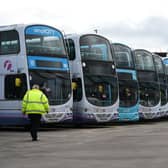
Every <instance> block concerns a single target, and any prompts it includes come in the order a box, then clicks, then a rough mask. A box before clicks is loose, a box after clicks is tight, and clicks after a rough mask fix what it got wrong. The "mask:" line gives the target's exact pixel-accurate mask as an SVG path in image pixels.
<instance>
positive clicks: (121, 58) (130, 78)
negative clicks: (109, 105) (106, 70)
mask: <svg viewBox="0 0 168 168" xmlns="http://www.w3.org/2000/svg"><path fill="white" fill-rule="evenodd" d="M111 47H112V48H114V51H115V63H116V68H117V75H118V80H119V102H120V103H119V120H120V121H137V120H139V96H138V95H139V94H138V92H139V90H138V89H139V88H138V81H137V75H136V70H135V64H134V60H133V53H132V50H131V48H130V47H128V46H126V45H124V44H119V43H113V44H111Z"/></svg>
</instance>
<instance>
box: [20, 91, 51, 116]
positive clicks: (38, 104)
mask: <svg viewBox="0 0 168 168" xmlns="http://www.w3.org/2000/svg"><path fill="white" fill-rule="evenodd" d="M48 110H49V104H48V99H47V97H46V96H45V94H43V92H42V91H40V90H38V89H32V90H29V91H27V92H26V94H25V96H24V98H23V101H22V112H23V113H24V114H45V113H47V112H48Z"/></svg>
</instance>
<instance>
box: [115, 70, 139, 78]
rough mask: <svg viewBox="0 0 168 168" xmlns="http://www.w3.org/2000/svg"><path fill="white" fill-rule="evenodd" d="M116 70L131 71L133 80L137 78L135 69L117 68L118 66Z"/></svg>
mask: <svg viewBox="0 0 168 168" xmlns="http://www.w3.org/2000/svg"><path fill="white" fill-rule="evenodd" d="M116 71H117V72H122V73H131V74H132V78H133V79H134V80H137V77H136V71H135V70H130V69H119V68H117V69H116Z"/></svg>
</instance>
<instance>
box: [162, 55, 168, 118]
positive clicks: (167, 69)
mask: <svg viewBox="0 0 168 168" xmlns="http://www.w3.org/2000/svg"><path fill="white" fill-rule="evenodd" d="M162 60H163V63H164V65H165V74H166V86H167V92H166V93H167V94H166V97H167V106H166V107H167V108H166V109H167V110H166V116H168V57H165V58H162Z"/></svg>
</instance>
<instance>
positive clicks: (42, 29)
mask: <svg viewBox="0 0 168 168" xmlns="http://www.w3.org/2000/svg"><path fill="white" fill-rule="evenodd" d="M26 34H29V35H40V36H56V37H59V38H62V35H61V33H60V32H59V31H57V30H55V29H53V28H50V27H48V26H30V27H28V28H26Z"/></svg>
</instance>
